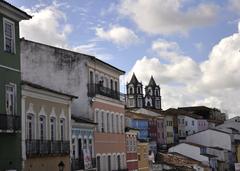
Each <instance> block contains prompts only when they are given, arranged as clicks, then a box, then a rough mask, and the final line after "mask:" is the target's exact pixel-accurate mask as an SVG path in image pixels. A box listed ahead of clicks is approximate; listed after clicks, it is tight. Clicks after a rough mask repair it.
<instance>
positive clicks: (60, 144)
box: [26, 140, 70, 156]
mask: <svg viewBox="0 0 240 171" xmlns="http://www.w3.org/2000/svg"><path fill="white" fill-rule="evenodd" d="M26 153H27V156H34V155H37V156H38V155H52V154H54V155H64V154H69V153H70V143H69V141H51V140H26Z"/></svg>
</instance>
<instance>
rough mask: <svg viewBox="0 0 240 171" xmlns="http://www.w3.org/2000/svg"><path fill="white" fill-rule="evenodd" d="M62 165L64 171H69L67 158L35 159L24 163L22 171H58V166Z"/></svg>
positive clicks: (49, 157)
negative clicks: (61, 163)
mask: <svg viewBox="0 0 240 171" xmlns="http://www.w3.org/2000/svg"><path fill="white" fill-rule="evenodd" d="M61 161H62V162H63V163H64V165H65V166H64V170H66V171H69V170H70V160H69V156H57V157H56V156H48V157H36V158H31V159H28V160H27V161H26V162H25V169H24V171H29V170H34V171H43V170H45V171H47V170H49V171H50V170H51V171H59V168H58V164H59V163H60V162H61Z"/></svg>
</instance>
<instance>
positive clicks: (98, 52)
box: [73, 43, 112, 61]
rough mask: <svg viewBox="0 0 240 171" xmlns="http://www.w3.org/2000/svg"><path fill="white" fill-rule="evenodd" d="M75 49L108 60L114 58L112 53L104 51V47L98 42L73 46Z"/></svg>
mask: <svg viewBox="0 0 240 171" xmlns="http://www.w3.org/2000/svg"><path fill="white" fill-rule="evenodd" d="M73 50H74V51H76V52H79V53H84V54H88V55H92V56H96V57H97V58H99V59H101V60H104V61H107V60H110V59H112V55H110V54H108V53H104V52H102V51H103V49H102V48H98V47H97V45H96V43H88V44H82V45H78V46H75V47H73Z"/></svg>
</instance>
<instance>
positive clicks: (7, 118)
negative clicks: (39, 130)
mask: <svg viewBox="0 0 240 171" xmlns="http://www.w3.org/2000/svg"><path fill="white" fill-rule="evenodd" d="M20 120H21V118H20V116H19V115H8V114H0V130H3V131H17V130H20V129H21V122H20Z"/></svg>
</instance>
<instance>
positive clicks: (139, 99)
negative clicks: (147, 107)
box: [137, 98, 142, 107]
mask: <svg viewBox="0 0 240 171" xmlns="http://www.w3.org/2000/svg"><path fill="white" fill-rule="evenodd" d="M137 101H138V107H142V99H141V98H138V100H137Z"/></svg>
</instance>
